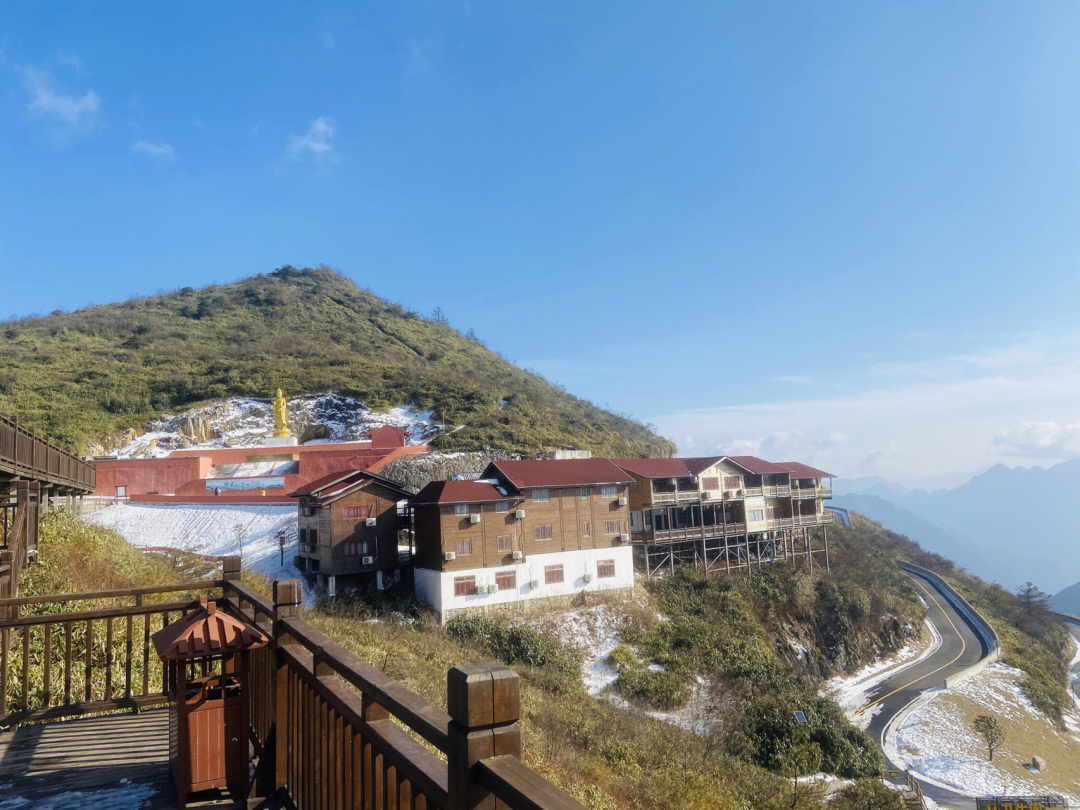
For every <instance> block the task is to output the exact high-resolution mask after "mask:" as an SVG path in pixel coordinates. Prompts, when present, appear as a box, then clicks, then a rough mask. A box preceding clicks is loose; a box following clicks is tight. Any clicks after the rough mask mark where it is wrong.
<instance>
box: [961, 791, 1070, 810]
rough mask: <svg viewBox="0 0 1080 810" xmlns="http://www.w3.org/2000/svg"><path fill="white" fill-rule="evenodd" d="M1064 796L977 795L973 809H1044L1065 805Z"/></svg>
mask: <svg viewBox="0 0 1080 810" xmlns="http://www.w3.org/2000/svg"><path fill="white" fill-rule="evenodd" d="M1065 806H1066V804H1065V797H1064V796H1058V795H1055V794H1047V795H1044V796H978V797H976V799H975V810H1044V808H1047V807H1065Z"/></svg>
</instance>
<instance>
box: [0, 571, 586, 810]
mask: <svg viewBox="0 0 1080 810" xmlns="http://www.w3.org/2000/svg"><path fill="white" fill-rule="evenodd" d="M239 569H240V566H239V559H238V558H236V557H228V558H226V559H225V562H224V564H223V573H222V579H221V580H204V581H199V582H190V583H185V584H180V585H169V586H161V587H155V588H133V589H127V590H116V591H102V592H97V593H79V594H64V595H62V596H36V597H23V598H20V599H7V600H0V605H3V606H4V607H6V608H8V609H10V610H13V611H14V612H15V613H16V615H14V616H10V617H8V618H3V619H0V645H2V646H0V658H2V660H0V696H2V698H3V699H2V700H0V726H8V727H10V726H14V725H17V724H18V723H23V722H28V721H33V720H48V719H53V718H57V717H62V716H67V715H73V714H89V713H100V712H107V711H115V710H137V709H139V708H142V707H145V706H149V705H154V704H159V703H164V702H166V701H167V700H168V694H167V686H168V684H167V674H166V670H165V669H164V668H163V667H162V666H161V662H160V661H159V660H158V659H157V656H156V655H155V654H153V652H152V651H151V649H150V635H151V633H152V632H154V631H156V630H158V629H160V628H161V627H163V626H165V625H166V624H167V623H168V622H169V621H170V619H172V618H178V617H180V616H181V615H183V614H184V613H185V612H187V611H189V610H192V609H194V608H196V607H197V606H198V602H197V601H194V600H193V599H191V598H185V599H182V600H175V601H155V600H157V599H164V598H166V597H168V596H169V595H175V594H177V593H182V592H188V593H187V594H185V595H192V594H195V593H201V592H206V591H218V590H219V591H220V593H221V601H220V602H219V604H221V605H222V606H223V609H224V610H226V611H228V612H230V613H232V614H233V615H235V616H237V617H240V618H243V619H246V620H247V621H249V622H252V623H254V624H256V625H258V626H259V627H260V628H261V629H263V630H264V632H266V633H267V634H268V635H269V636H270V637H271V643H270V644H269V645H267V646H265V647H262V648H259V649H256V650H254V651H252V653H251V669H250V680H249V684H248V690H247V694H248V701H249V709H250V718H251V719H250V723H251V728H250V736H251V741H252V743H253V746H254V749H255V752H256V754H257V755H258V756H259V764H258V767H257V769H256V785H255V794H257V795H259V796H269V795H271V794H275V793H276V794H279V795H287V796H288V797H289V799H290V803H291V805H292V806H294V807H296V808H297V809H298V810H309V809H310V808H327V809H328V810H329V808H363V809H364V810H391V808H393V810H402V808H410V810H429V809H430V810H436V809H437V808H444V810H478V808H487V807H493V806H494V807H501V808H506V810H584V807H583V805H581V804H580V803H579V802H577V801H575V800H574V799H573V798H571V797H570V796H568V795H567V794H566V793H564V792H563V791H561V790H559V789H558V788H556V787H555V786H554V785H552V784H550V783H549V782H547V781H546V780H544V779H543V778H541V777H540V776H538V775H537V774H536V773H534V772H533V771H532V770H530V769H529V768H528V767H526V766H525V765H524V764H523V763H522V762H521V759H520V757H521V732H520V729H519V727H518V717H519V711H520V708H519V694H518V689H519V687H518V678H517V675H516V674H515V673H514V672H513V671H511V670H509V669H507V668H505V667H502V666H497V665H496V666H491V665H466V666H461V667H455V668H454V669H452V670H450V672H449V673H448V674H447V710H445V711H444V710H443V709H441V708H439V707H438V706H434V705H432V704H430V703H428V702H427V701H425V700H424V699H422V698H421V697H420V696H418V695H416V694H414V693H413V692H410V691H409V690H408V689H406V688H405V687H403V686H402V685H401V684H399V683H397V682H396V681H394V680H393V679H392V678H390V677H388V676H387V675H385V674H384V673H383V672H381V671H380V670H378V669H376V668H375V667H373V666H371V665H370V664H367V663H365V662H364V661H361V660H360V659H359V658H357V657H356V656H355V655H353V654H352V653H350V652H349V651H348V650H346V649H345V648H344V647H341V646H340V645H338V644H336V643H334V642H333V641H331V640H330V639H329V638H327V637H326V636H325V635H323V634H322V633H320V632H318V631H317V630H315V629H314V628H313V627H311V626H310V625H309V624H307V623H306V622H305V621H303V620H302V619H301V618H300V616H299V615H298V614H299V606H300V595H301V588H300V583H299V582H298V581H296V580H289V581H286V582H275V583H274V596H273V598H272V599H267V598H265V597H263V596H262V595H261V594H259V593H258V592H256V591H255V590H253V589H252V588H250V587H248V586H246V585H244V584H243V583H242V582H241V581H240V570H239ZM132 600H133V601H134V604H121V605H117V606H109V607H100V606H98V607H95V608H93V609H81V608H83V607H85V606H87V605H100V603H101V602H103V601H104V602H114V601H116V602H129V601H132ZM43 611H51V612H43ZM155 617H157V618H155ZM204 666H205V665H204ZM495 799H497V800H498V802H497V803H496V802H494V800H495Z"/></svg>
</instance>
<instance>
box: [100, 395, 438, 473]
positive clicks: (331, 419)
mask: <svg viewBox="0 0 1080 810" xmlns="http://www.w3.org/2000/svg"><path fill="white" fill-rule="evenodd" d="M287 402H288V406H289V408H288V413H289V416H288V422H289V427H290V429H292V431H293V433H294V434H295V435H297V436H299V435H301V434H302V433H303V432H304V431H305V430H307V429H309V428H311V427H313V426H316V425H319V426H323V427H325V428H326V429H327V431H328V433H329V436H328V437H327V438H324V439H315V440H312V441H310V442H309V444H325V443H328V442H344V441H359V440H362V439H365V438H366V437H367V435H368V433H369V432H370V431H371V430H372V429H374V428H377V427H382V426H383V425H393V426H394V427H399V428H402V429H403V430H407V431H408V432H409V439H408V441H409V442H410V443H411V444H423V443H425V442H427V441H428V440H429V439H431V438H433V437H434V436H436V435H438V433H439V432H440V431H441V428H440V427H439V426H438V425H436V424H435V423H434V422H433V421H432V413H431V411H426V410H419V409H417V408H414V407H413V406H411V405H403V406H400V407H397V408H390V409H388V410H372V409H371V408H368V407H367V406H365V405H364V404H363V403H362V402H360V401H359V400H356V399H354V398H352V397H346V396H342V395H340V394H317V395H309V396H303V397H294V398H293V399H290V400H287ZM193 422H205V424H206V426H207V427H208V428H209V429H210V431H211V432H212V433H213V434H215V438H212V439H209V440H207V441H202V442H195V441H193V439H192V438H191V436H189V435H186V434H185V432H184V426H185V425H190V424H192V423H193ZM273 430H274V409H273V402H272V400H269V399H254V398H251V397H232V398H230V399H223V400H218V401H216V402H212V403H210V404H209V405H201V406H199V407H196V408H189V409H188V410H186V411H183V412H181V413H179V414H175V415H172V414H166V415H164V416H162V417H161V419H156V420H154V421H151V422H149V423H148V424H147V425H146V428H145V430H144V432H143V433H142V435H140V436H138V437H136V438H135V439H133V440H132V441H130V442H128V443H127V444H125V445H124V446H122V447H120V448H118V449H117V450H116V451H115V453H114V455H116V456H119V457H120V458H162V457H164V456H167V455H168V454H169V453H171V452H172V451H173V450H183V449H211V448H219V447H258V446H261V445H263V444H264V443H265V442H266V439H267V438H268V437H269V436H271V435H272V434H273Z"/></svg>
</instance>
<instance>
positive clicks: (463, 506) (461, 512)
mask: <svg viewBox="0 0 1080 810" xmlns="http://www.w3.org/2000/svg"><path fill="white" fill-rule="evenodd" d="M454 514H455V515H457V516H458V517H465V516H466V515H468V514H469V505H468V504H467V503H455V504H454Z"/></svg>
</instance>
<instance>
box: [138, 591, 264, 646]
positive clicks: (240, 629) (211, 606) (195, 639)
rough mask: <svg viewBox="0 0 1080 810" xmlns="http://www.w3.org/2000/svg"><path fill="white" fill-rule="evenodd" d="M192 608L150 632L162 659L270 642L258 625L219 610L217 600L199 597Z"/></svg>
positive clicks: (261, 644)
mask: <svg viewBox="0 0 1080 810" xmlns="http://www.w3.org/2000/svg"><path fill="white" fill-rule="evenodd" d="M199 601H200V603H201V605H200V607H199V608H198V610H193V611H191V613H189V614H188V615H186V616H184V617H183V618H180V619H177V620H176V621H175V622H173V623H172V624H170V625H168V626H167V627H163V628H162V629H161V630H158V631H157V632H156V633H154V635H153V636H151V637H150V638H151V640H153V642H154V649H155V650H157V654H158V656H159V657H160V658H161V659H162V660H163V661H183V660H184V659H187V658H202V657H204V656H207V655H225V654H227V653H234V652H240V651H241V650H250V649H253V648H255V647H262V646H263V645H265V644H268V643H269V641H270V639H269V638H267V636H266V634H265V633H263V632H262V631H261V630H259V629H258V628H257V627H252V626H251V625H250V624H248V623H247V622H242V621H240V620H239V619H236V618H233V617H232V616H230V615H229V614H227V613H219V612H218V611H217V605H216V604H215V603H214V602H207V601H206V597H205V596H204V597H202V598H201V599H200V600H199Z"/></svg>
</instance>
